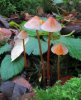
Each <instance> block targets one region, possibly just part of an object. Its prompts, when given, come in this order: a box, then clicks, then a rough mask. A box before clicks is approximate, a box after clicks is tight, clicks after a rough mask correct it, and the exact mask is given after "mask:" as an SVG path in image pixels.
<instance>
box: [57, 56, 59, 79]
mask: <svg viewBox="0 0 81 100" xmlns="http://www.w3.org/2000/svg"><path fill="white" fill-rule="evenodd" d="M57 78H58V80H60V56H58V61H57Z"/></svg>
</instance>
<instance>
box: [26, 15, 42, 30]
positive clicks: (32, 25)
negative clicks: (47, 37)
mask: <svg viewBox="0 0 81 100" xmlns="http://www.w3.org/2000/svg"><path fill="white" fill-rule="evenodd" d="M40 25H41V20H40V18H39V17H38V16H34V17H33V18H32V19H30V20H29V21H28V22H26V24H25V25H24V26H25V27H26V28H28V29H34V30H40Z"/></svg>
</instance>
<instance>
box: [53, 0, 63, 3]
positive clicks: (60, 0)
mask: <svg viewBox="0 0 81 100" xmlns="http://www.w3.org/2000/svg"><path fill="white" fill-rule="evenodd" d="M53 2H54V3H55V4H59V3H63V2H64V1H63V0H53Z"/></svg>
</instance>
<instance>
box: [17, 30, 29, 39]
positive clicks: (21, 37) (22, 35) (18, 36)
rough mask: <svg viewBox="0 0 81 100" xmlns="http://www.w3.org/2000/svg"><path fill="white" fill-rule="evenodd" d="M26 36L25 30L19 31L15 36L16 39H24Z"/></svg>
mask: <svg viewBox="0 0 81 100" xmlns="http://www.w3.org/2000/svg"><path fill="white" fill-rule="evenodd" d="M27 37H28V36H27V32H25V31H21V32H20V33H19V34H18V35H17V38H18V39H26V38H27Z"/></svg>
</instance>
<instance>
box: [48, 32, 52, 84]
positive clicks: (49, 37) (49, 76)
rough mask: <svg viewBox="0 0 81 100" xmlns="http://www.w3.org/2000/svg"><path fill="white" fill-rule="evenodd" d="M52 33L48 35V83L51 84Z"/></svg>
mask: <svg viewBox="0 0 81 100" xmlns="http://www.w3.org/2000/svg"><path fill="white" fill-rule="evenodd" d="M51 34H52V33H49V35H48V53H47V84H48V85H50V78H51V75H50V41H51Z"/></svg>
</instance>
